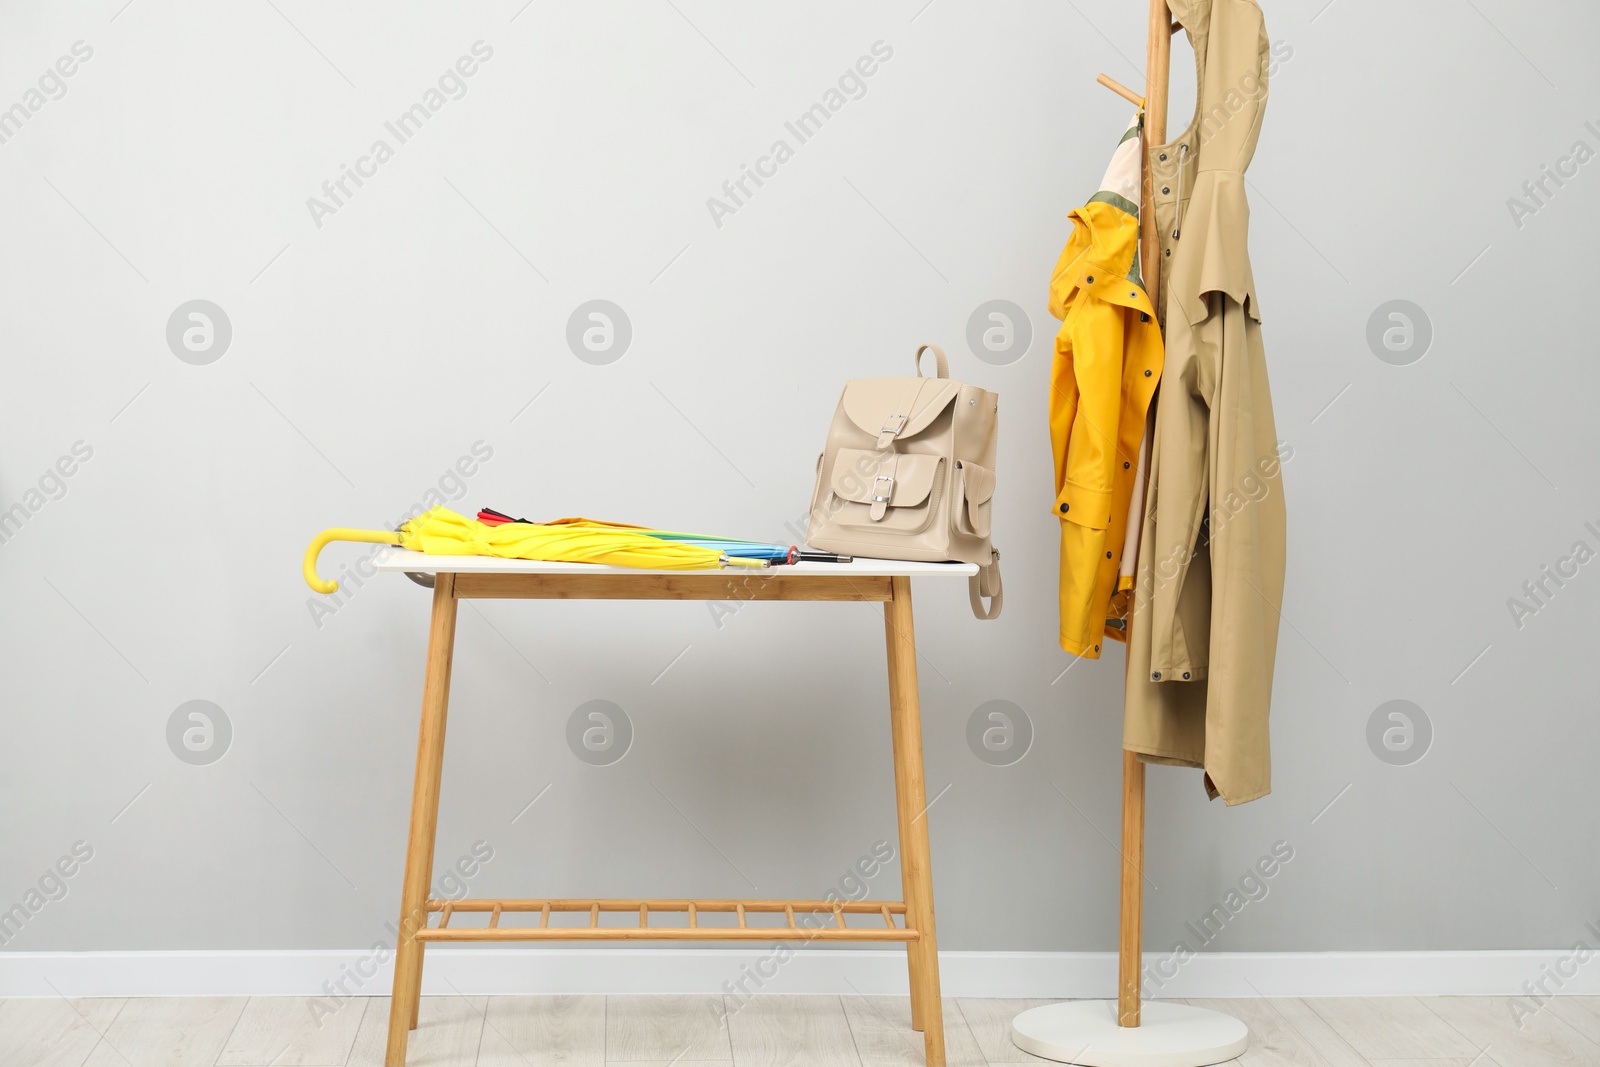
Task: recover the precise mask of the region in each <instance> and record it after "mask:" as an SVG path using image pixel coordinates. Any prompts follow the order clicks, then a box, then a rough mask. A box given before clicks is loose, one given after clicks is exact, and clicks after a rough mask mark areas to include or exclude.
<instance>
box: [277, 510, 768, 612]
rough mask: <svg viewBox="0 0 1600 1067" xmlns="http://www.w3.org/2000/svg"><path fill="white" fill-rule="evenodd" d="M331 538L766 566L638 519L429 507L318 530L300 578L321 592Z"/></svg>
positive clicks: (454, 550) (629, 563) (491, 552)
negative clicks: (481, 518)
mask: <svg viewBox="0 0 1600 1067" xmlns="http://www.w3.org/2000/svg"><path fill="white" fill-rule="evenodd" d="M331 541H357V542H362V543H366V544H383V545H399V546H400V547H402V548H409V549H414V550H416V551H418V552H426V553H428V554H430V555H440V556H495V557H498V558H500V559H534V560H544V561H548V562H555V563H598V564H605V565H608V566H613V567H633V568H637V569H642V570H670V571H689V570H710V569H713V568H716V567H724V566H740V567H764V566H766V565H767V563H766V561H765V560H763V559H746V558H741V557H738V556H735V555H732V554H728V553H725V552H723V551H721V550H720V549H718V548H717V547H714V546H712V545H707V544H693V543H686V542H682V541H674V540H667V539H663V538H659V537H652V536H651V535H650V534H648V533H645V532H643V528H642V527H636V526H625V525H622V524H618V523H605V522H596V521H594V520H592V519H558V520H556V521H555V522H547V523H538V522H501V523H499V524H497V525H490V524H487V523H483V522H478V521H476V520H474V519H469V518H466V517H464V516H462V515H457V514H456V513H455V512H453V511H451V510H449V509H448V508H443V507H435V508H432V509H430V510H428V511H426V512H424V513H423V514H421V515H418V516H417V517H416V518H414V519H412V520H410V521H409V522H407V523H406V524H405V525H403V526H401V527H400V529H399V531H398V532H390V531H388V530H352V529H345V528H335V529H330V530H323V531H322V532H321V533H319V534H318V535H317V536H316V537H315V538H313V539H312V541H311V544H310V546H308V547H307V548H306V554H305V560H304V562H303V568H302V569H303V571H304V574H305V579H306V584H307V585H309V586H310V587H311V588H312V589H314V590H316V591H317V592H319V593H332V592H334V591H336V590H337V589H338V588H339V584H338V583H337V582H331V581H324V580H323V579H321V578H318V577H317V556H318V555H319V554H320V553H321V552H322V549H323V547H324V546H325V545H327V544H328V543H329V542H331Z"/></svg>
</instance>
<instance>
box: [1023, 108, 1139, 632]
mask: <svg viewBox="0 0 1600 1067" xmlns="http://www.w3.org/2000/svg"><path fill="white" fill-rule="evenodd" d="M1139 134H1140V126H1139V120H1138V119H1137V118H1135V119H1134V122H1133V123H1132V124H1131V125H1130V126H1129V127H1128V131H1127V133H1125V134H1124V135H1123V138H1122V142H1121V144H1119V145H1118V146H1117V151H1116V153H1115V155H1114V156H1113V157H1112V161H1111V166H1110V167H1109V168H1108V169H1107V171H1106V176H1105V180H1104V181H1103V182H1102V184H1101V190H1100V192H1098V193H1096V194H1095V195H1094V196H1093V197H1092V198H1090V201H1089V203H1087V204H1085V205H1084V206H1083V207H1081V208H1078V209H1077V210H1076V211H1074V212H1072V213H1071V215H1070V216H1069V217H1070V218H1071V219H1072V222H1073V231H1072V237H1071V238H1070V239H1069V240H1068V241H1067V247H1066V248H1065V249H1064V250H1063V251H1062V253H1061V258H1060V260H1059V261H1057V263H1056V269H1055V273H1054V275H1053V276H1052V277H1051V280H1050V313H1051V314H1052V315H1054V316H1056V317H1057V318H1059V319H1061V320H1062V322H1061V331H1060V333H1058V334H1057V335H1056V353H1055V364H1054V367H1053V369H1052V371H1051V375H1050V443H1051V446H1052V448H1053V452H1054V455H1055V468H1056V499H1055V513H1056V517H1057V518H1058V519H1060V520H1061V588H1060V597H1061V647H1062V648H1063V649H1065V650H1066V651H1068V652H1070V653H1072V654H1073V655H1075V656H1086V657H1088V658H1090V659H1098V658H1099V656H1100V644H1101V640H1102V637H1111V638H1113V639H1115V640H1118V641H1121V640H1124V639H1125V624H1124V620H1123V619H1122V618H1121V617H1120V616H1121V614H1122V611H1121V610H1120V609H1117V610H1113V608H1112V600H1113V598H1114V597H1115V596H1116V594H1117V593H1118V591H1119V590H1125V589H1127V588H1129V586H1131V584H1132V581H1131V578H1130V577H1123V576H1122V575H1121V571H1122V570H1123V567H1122V555H1123V548H1124V542H1125V539H1126V536H1127V529H1128V518H1129V516H1128V506H1129V504H1130V503H1131V502H1132V500H1133V494H1134V488H1135V485H1136V484H1137V481H1138V477H1139V475H1140V473H1141V472H1140V469H1139V467H1140V464H1139V459H1140V444H1141V442H1142V441H1143V440H1144V436H1145V415H1146V412H1147V411H1148V410H1149V407H1150V397H1151V395H1152V394H1153V393H1154V392H1155V389H1156V384H1157V383H1158V382H1159V381H1160V380H1161V364H1162V346H1161V328H1160V326H1159V325H1158V324H1157V323H1156V319H1155V309H1154V308H1153V307H1151V305H1150V298H1149V297H1148V296H1147V295H1146V294H1145V291H1144V284H1143V282H1142V281H1141V279H1140V274H1139V181H1140V177H1139V148H1140V137H1139ZM1130 562H1131V560H1130ZM1129 569H1130V570H1131V568H1129ZM1119 599H1125V598H1119ZM1108 613H1109V614H1110V615H1114V616H1118V617H1116V618H1112V619H1111V621H1110V623H1109V624H1108V617H1109V616H1108Z"/></svg>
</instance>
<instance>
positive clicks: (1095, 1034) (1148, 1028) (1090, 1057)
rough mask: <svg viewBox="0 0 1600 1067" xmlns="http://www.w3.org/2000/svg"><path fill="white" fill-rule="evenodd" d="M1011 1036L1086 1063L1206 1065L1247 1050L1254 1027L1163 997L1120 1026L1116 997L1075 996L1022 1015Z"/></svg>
mask: <svg viewBox="0 0 1600 1067" xmlns="http://www.w3.org/2000/svg"><path fill="white" fill-rule="evenodd" d="M1011 1040H1012V1042H1013V1043H1014V1044H1015V1045H1016V1046H1017V1047H1018V1048H1020V1049H1021V1050H1022V1051H1024V1052H1031V1053H1033V1054H1034V1055H1035V1056H1043V1057H1044V1058H1045V1059H1047V1060H1059V1061H1060V1062H1062V1063H1075V1064H1081V1065H1083V1067H1206V1065H1207V1064H1212V1063H1224V1062H1226V1061H1228V1060H1231V1059H1233V1058H1234V1057H1236V1056H1238V1055H1240V1054H1241V1053H1243V1052H1244V1050H1245V1049H1246V1048H1248V1047H1249V1045H1250V1031H1249V1029H1248V1028H1247V1027H1246V1026H1245V1025H1244V1023H1242V1022H1240V1021H1239V1020H1238V1019H1235V1018H1234V1017H1233V1016H1231V1015H1223V1014H1222V1013H1221V1012H1215V1011H1208V1010H1206V1009H1205V1008H1194V1007H1190V1006H1189V1005H1187V1004H1169V1003H1167V1002H1166V1001H1160V1000H1147V1001H1145V1002H1144V1004H1143V1005H1142V1007H1141V1008H1140V1025H1139V1026H1118V1025H1117V1005H1116V1002H1115V1001H1107V1000H1073V1001H1066V1002H1064V1003H1061V1004H1046V1005H1045V1006H1044V1007H1042V1008H1032V1009H1030V1010H1028V1011H1025V1012H1023V1013H1022V1014H1021V1015H1018V1016H1017V1017H1016V1018H1015V1019H1013V1020H1011Z"/></svg>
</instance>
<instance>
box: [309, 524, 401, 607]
mask: <svg viewBox="0 0 1600 1067" xmlns="http://www.w3.org/2000/svg"><path fill="white" fill-rule="evenodd" d="M329 541H358V542H362V543H365V544H369V545H398V544H399V543H400V535H399V534H397V533H391V532H390V531H388V530H350V529H346V528H345V527H342V526H335V527H334V528H333V529H331V530H323V531H322V532H321V533H319V534H317V536H315V537H313V538H312V539H311V544H309V545H308V546H306V558H305V560H304V561H303V562H302V563H301V572H302V573H303V574H304V575H305V578H306V584H307V585H309V586H310V587H311V588H312V589H314V590H316V591H317V592H319V593H332V592H336V591H337V590H338V588H339V583H338V582H332V581H323V580H322V579H321V578H318V577H317V557H318V556H319V555H321V554H322V549H323V547H324V546H326V545H327V543H328V542H329Z"/></svg>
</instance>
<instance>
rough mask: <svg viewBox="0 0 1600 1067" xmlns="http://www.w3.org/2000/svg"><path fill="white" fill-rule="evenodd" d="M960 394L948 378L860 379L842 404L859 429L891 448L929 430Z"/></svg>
mask: <svg viewBox="0 0 1600 1067" xmlns="http://www.w3.org/2000/svg"><path fill="white" fill-rule="evenodd" d="M960 392H961V383H960V382H953V381H951V380H950V379H948V378H859V379H857V380H855V381H853V382H849V383H847V384H846V385H845V388H844V396H843V397H841V398H840V404H841V406H842V407H843V408H844V413H845V416H846V417H847V418H848V419H849V420H850V421H851V422H852V423H854V424H855V426H856V428H857V429H859V430H861V431H862V432H863V433H865V434H867V435H868V436H869V437H872V438H874V439H875V440H876V441H877V446H878V447H879V448H890V447H893V445H894V442H895V441H903V440H905V439H906V438H909V437H915V436H916V435H917V434H919V433H921V432H922V431H923V430H926V429H927V428H928V426H929V425H930V424H931V423H932V422H933V420H935V419H937V418H938V417H939V416H940V415H941V414H943V413H944V412H945V410H946V409H948V408H949V407H950V405H951V404H953V403H955V399H956V396H957V395H958V394H959V393H960Z"/></svg>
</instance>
